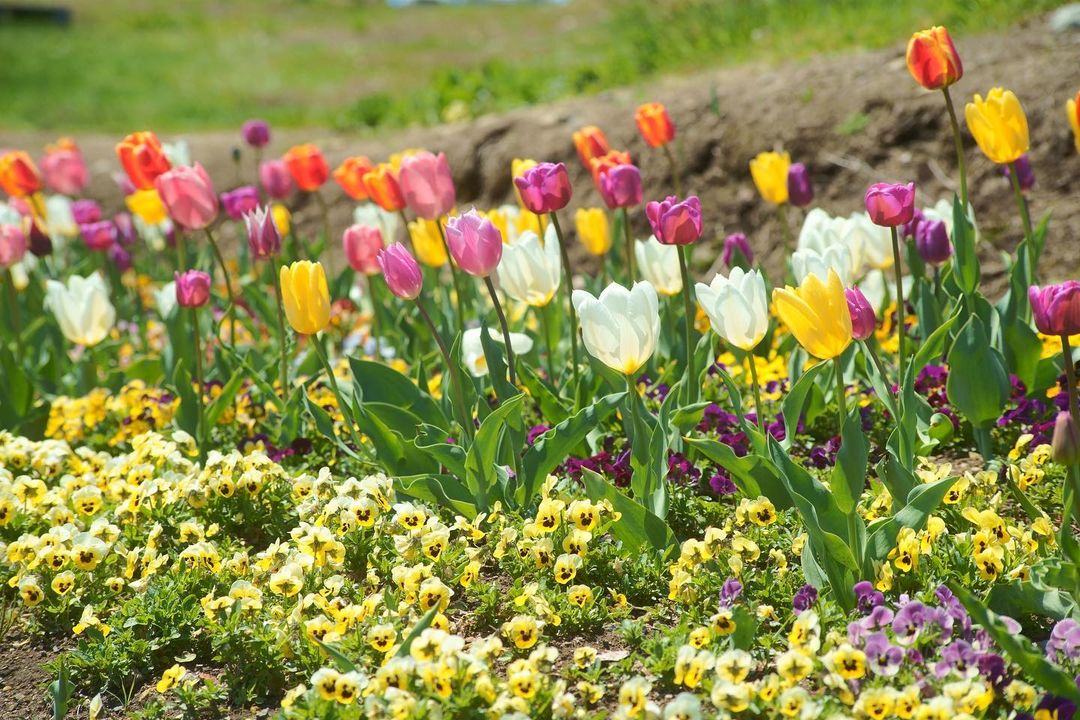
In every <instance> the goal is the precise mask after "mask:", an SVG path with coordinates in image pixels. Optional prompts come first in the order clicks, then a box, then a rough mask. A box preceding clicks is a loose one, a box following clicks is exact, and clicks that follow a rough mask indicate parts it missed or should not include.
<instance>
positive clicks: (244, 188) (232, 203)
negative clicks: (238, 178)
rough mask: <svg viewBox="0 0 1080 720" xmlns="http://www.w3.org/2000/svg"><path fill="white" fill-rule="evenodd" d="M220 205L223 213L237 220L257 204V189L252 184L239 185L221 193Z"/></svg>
mask: <svg viewBox="0 0 1080 720" xmlns="http://www.w3.org/2000/svg"><path fill="white" fill-rule="evenodd" d="M221 206H222V207H223V208H224V209H225V214H226V215H228V216H229V217H230V218H232V219H233V220H239V219H240V218H242V217H244V214H245V213H249V212H251V211H252V210H254V209H255V208H257V207H258V206H259V191H258V190H256V189H255V186H254V185H241V186H240V187H238V188H236V189H235V190H230V191H228V192H223V193H221Z"/></svg>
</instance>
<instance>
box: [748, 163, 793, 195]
mask: <svg viewBox="0 0 1080 720" xmlns="http://www.w3.org/2000/svg"><path fill="white" fill-rule="evenodd" d="M790 167H791V156H790V155H788V154H787V153H786V152H785V153H777V152H763V153H758V154H757V156H755V157H754V159H753V160H751V161H750V177H752V178H753V180H754V185H756V186H757V189H758V192H759V193H761V197H762V199H763V200H765V202H770V203H772V204H773V205H783V204H784V203H786V202H787V201H788V170H789V168H790Z"/></svg>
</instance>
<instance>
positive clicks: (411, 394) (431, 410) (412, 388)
mask: <svg viewBox="0 0 1080 720" xmlns="http://www.w3.org/2000/svg"><path fill="white" fill-rule="evenodd" d="M349 368H350V369H351V370H352V378H353V384H354V385H358V386H359V387H360V390H361V393H362V395H361V397H362V398H363V400H364V402H365V403H370V402H379V403H386V404H388V405H396V406H397V407H399V408H401V409H403V410H408V411H409V412H411V413H412V414H414V415H416V416H417V417H418V418H420V419H421V420H423V421H424V422H426V423H428V424H430V425H436V426H438V427H441V428H443V429H444V430H447V429H449V428H450V423H449V421H448V420H447V419H446V416H445V415H444V414H443V411H442V409H441V408H440V407H439V405H438V403H436V402H435V400H434V399H432V397H431V396H430V395H428V394H427V393H426V392H424V391H423V390H421V389H420V388H419V387H417V385H416V384H415V383H414V382H413V381H412V380H410V379H409V378H408V377H406V376H405V375H402V374H401V373H399V372H398V371H397V370H394V369H393V368H391V367H390V366H389V365H385V364H383V363H380V362H372V361H370V360H361V359H359V358H354V357H353V358H349ZM443 380H444V381H446V382H448V381H449V376H445V377H444V378H443Z"/></svg>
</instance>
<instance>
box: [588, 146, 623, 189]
mask: <svg viewBox="0 0 1080 720" xmlns="http://www.w3.org/2000/svg"><path fill="white" fill-rule="evenodd" d="M631 164H632V161H631V160H630V153H628V152H626V151H624V150H608V151H607V152H606V153H604V154H603V155H601V156H600V157H595V158H593V159H592V160H591V161H590V162H589V165H588V167H589V172H591V173H592V176H593V182H594V183H596V184H597V187H599V186H600V176H601V175H603V174H604V173H605V172H607V171H608V170H610V169H611V168H613V167H615V166H616V165H631Z"/></svg>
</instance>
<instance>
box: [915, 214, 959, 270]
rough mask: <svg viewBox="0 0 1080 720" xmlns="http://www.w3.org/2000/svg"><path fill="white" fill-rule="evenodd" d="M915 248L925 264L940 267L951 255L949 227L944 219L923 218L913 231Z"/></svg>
mask: <svg viewBox="0 0 1080 720" xmlns="http://www.w3.org/2000/svg"><path fill="white" fill-rule="evenodd" d="M915 249H916V250H918V251H919V257H921V258H922V259H923V262H925V263H926V264H927V265H933V266H934V267H940V266H941V265H943V264H945V263H946V262H947V261H948V260H949V258H951V257H952V253H953V249H952V243H951V242H949V229H948V228H946V227H945V221H944V220H924V221H923V222H921V223H919V225H918V228H917V229H916V231H915Z"/></svg>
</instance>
